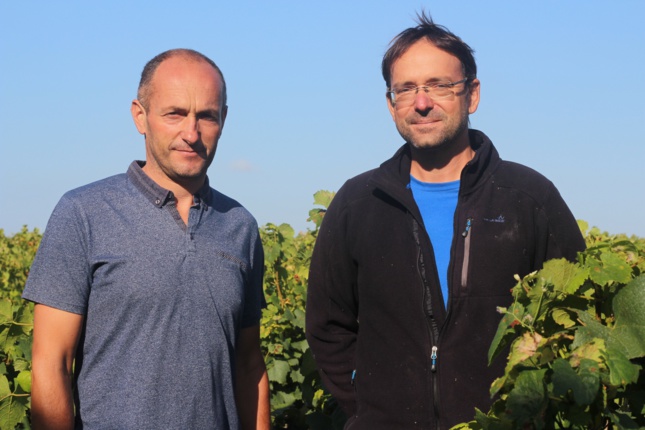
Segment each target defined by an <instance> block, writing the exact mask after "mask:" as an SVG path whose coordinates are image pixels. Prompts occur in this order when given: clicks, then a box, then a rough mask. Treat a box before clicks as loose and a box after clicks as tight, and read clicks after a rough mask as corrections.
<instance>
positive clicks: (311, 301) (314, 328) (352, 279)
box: [306, 189, 358, 416]
mask: <svg viewBox="0 0 645 430" xmlns="http://www.w3.org/2000/svg"><path fill="white" fill-rule="evenodd" d="M342 198H343V193H342V189H341V190H340V191H339V192H338V194H337V195H336V197H335V198H334V200H333V201H332V203H331V205H330V207H329V209H328V211H327V213H326V214H325V216H324V218H323V222H322V225H321V227H320V230H319V232H318V238H317V240H316V245H315V247H314V252H313V255H312V261H311V266H310V271H309V285H308V291H307V309H306V336H307V341H308V342H309V346H310V348H311V350H312V352H313V356H314V359H315V361H316V364H317V366H318V369H319V372H320V376H321V379H322V382H323V384H324V386H325V387H326V388H327V389H328V390H329V392H330V393H331V394H332V396H333V397H334V398H335V399H336V401H338V403H339V404H340V406H341V407H342V408H343V410H344V411H345V412H346V413H347V414H348V415H350V416H351V415H353V414H354V413H355V410H356V399H355V392H354V387H353V386H352V371H353V369H355V367H356V366H355V349H356V338H357V334H358V298H357V289H356V288H357V270H356V264H355V262H354V260H353V259H352V257H351V253H350V250H349V246H348V243H349V239H348V237H347V234H346V226H347V218H348V215H347V211H346V210H344V209H343V204H342Z"/></svg>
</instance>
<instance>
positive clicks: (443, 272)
mask: <svg viewBox="0 0 645 430" xmlns="http://www.w3.org/2000/svg"><path fill="white" fill-rule="evenodd" d="M410 189H411V190H412V195H413V196H414V201H415V202H416V203H417V206H418V207H419V211H420V212H421V217H422V218H423V224H424V225H425V228H426V232H427V233H428V236H430V241H431V242H432V249H433V251H434V257H435V262H436V264H437V272H438V273H439V283H440V284H441V293H442V295H443V302H444V305H445V306H446V308H447V307H448V265H449V264H450V247H451V245H452V236H453V232H454V217H455V209H456V208H457V198H458V197H459V181H454V182H441V183H430V182H421V181H419V180H417V179H416V178H414V177H412V176H411V175H410Z"/></svg>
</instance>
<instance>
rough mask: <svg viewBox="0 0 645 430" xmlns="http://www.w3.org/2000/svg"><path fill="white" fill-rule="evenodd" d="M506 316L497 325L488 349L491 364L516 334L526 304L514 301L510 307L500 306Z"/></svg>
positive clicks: (499, 310)
mask: <svg viewBox="0 0 645 430" xmlns="http://www.w3.org/2000/svg"><path fill="white" fill-rule="evenodd" d="M498 312H503V313H504V316H503V317H502V320H501V321H500V322H499V325H498V326H497V332H496V333H495V337H494V338H493V341H492V343H491V345H490V348H489V349H488V364H489V365H490V364H491V363H492V362H493V360H494V359H495V357H497V356H498V355H499V354H500V353H501V352H502V351H503V350H504V348H505V347H506V346H507V345H508V344H509V343H510V341H511V339H512V338H513V337H514V335H515V325H517V324H518V323H519V321H521V320H522V318H524V312H525V310H524V306H522V304H521V303H517V302H515V303H513V304H512V305H511V306H510V307H509V308H508V309H505V308H500V309H498Z"/></svg>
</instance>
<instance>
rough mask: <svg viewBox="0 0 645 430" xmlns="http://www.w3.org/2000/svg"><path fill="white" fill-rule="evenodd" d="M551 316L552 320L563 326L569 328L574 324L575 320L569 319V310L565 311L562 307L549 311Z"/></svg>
mask: <svg viewBox="0 0 645 430" xmlns="http://www.w3.org/2000/svg"><path fill="white" fill-rule="evenodd" d="M551 316H552V317H553V321H555V322H556V323H558V324H560V325H561V326H563V327H564V328H570V327H573V326H574V325H576V323H575V321H573V320H572V319H571V315H569V312H567V311H565V310H564V309H554V310H553V312H551Z"/></svg>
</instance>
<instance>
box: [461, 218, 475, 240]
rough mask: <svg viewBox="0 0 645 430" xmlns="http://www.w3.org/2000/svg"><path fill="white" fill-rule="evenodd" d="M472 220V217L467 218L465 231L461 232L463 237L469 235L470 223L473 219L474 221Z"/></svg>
mask: <svg viewBox="0 0 645 430" xmlns="http://www.w3.org/2000/svg"><path fill="white" fill-rule="evenodd" d="M472 220H473V219H472V218H468V219H467V220H466V229H465V230H464V231H463V233H461V235H462V236H463V237H466V236H468V232H469V231H470V223H471V221H472Z"/></svg>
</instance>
